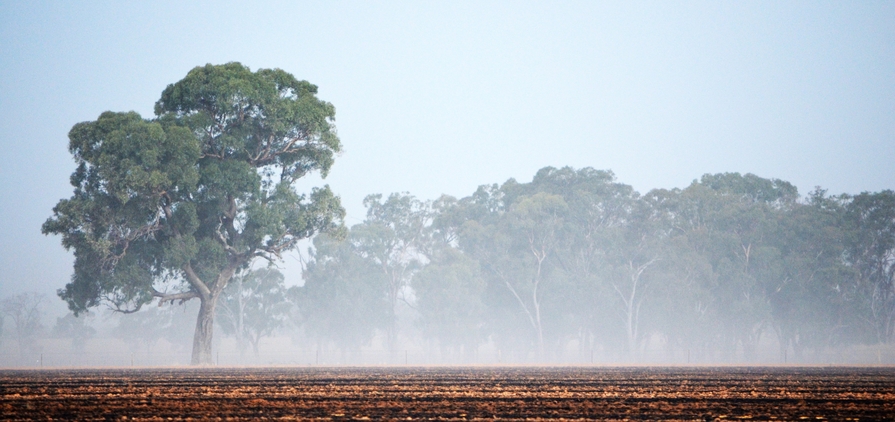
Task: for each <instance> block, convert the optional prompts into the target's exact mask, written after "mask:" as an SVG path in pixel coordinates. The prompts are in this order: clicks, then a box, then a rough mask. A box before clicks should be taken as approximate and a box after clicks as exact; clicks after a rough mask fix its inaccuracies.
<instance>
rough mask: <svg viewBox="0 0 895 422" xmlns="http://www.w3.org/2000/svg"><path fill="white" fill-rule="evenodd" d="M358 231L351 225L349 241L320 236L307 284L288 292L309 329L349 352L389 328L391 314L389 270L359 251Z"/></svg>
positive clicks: (305, 274)
mask: <svg viewBox="0 0 895 422" xmlns="http://www.w3.org/2000/svg"><path fill="white" fill-rule="evenodd" d="M355 227H356V226H355ZM354 235H355V233H354V228H352V230H351V231H350V232H349V234H348V237H349V240H347V241H340V240H338V239H335V238H333V237H332V236H329V235H326V234H321V235H318V236H317V237H315V238H314V249H313V250H311V251H310V255H311V261H310V262H308V265H307V267H306V268H305V271H304V275H303V276H304V280H305V284H304V285H303V286H301V287H292V288H291V289H290V291H289V295H290V298H291V299H292V300H293V301H294V302H295V303H296V304H297V305H298V310H299V315H300V318H301V321H302V323H303V325H304V327H305V330H306V331H307V332H308V333H309V334H311V335H312V336H314V337H316V338H317V340H318V342H320V343H325V342H332V343H334V344H335V345H336V346H337V347H338V348H340V349H341V350H342V351H343V352H348V353H349V354H357V353H358V352H359V351H360V347H361V346H363V345H364V344H367V343H369V342H370V340H371V339H372V338H373V335H374V334H375V332H376V330H378V329H387V325H388V321H390V316H391V314H390V312H389V309H390V308H389V306H390V304H389V298H388V296H387V295H386V287H387V285H388V280H387V278H386V275H385V274H384V273H383V272H382V271H380V270H379V268H378V266H376V265H374V264H373V263H371V262H370V261H368V260H365V259H363V258H362V257H361V256H360V255H359V254H358V253H357V251H356V250H355V248H354V246H353V245H352V242H351V241H350V239H351V237H352V236H354Z"/></svg>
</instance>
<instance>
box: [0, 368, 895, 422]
mask: <svg viewBox="0 0 895 422" xmlns="http://www.w3.org/2000/svg"><path fill="white" fill-rule="evenodd" d="M0 418H2V419H12V420H15V419H50V418H52V419H79V420H90V419H93V420H121V419H125V418H127V419H131V418H134V419H174V420H178V419H181V420H182V419H190V418H192V419H211V418H222V419H256V418H271V419H278V418H282V419H329V420H342V419H364V418H372V419H383V418H386V419H408V418H413V419H442V420H443V419H492V418H498V419H523V418H544V419H557V418H562V419H575V418H589V419H663V420H667V419H686V420H712V419H757V420H770V419H785V420H794V419H795V420H797V419H815V420H816V419H835V420H845V419H848V418H851V419H853V420H855V419H860V420H895V368H891V367H889V368H820V367H815V368H604V367H598V368H578V367H573V368H512V367H509V368H500V367H498V368H267V369H258V368H255V369H221V368H215V369H119V370H40V371H38V370H34V371H24V370H0Z"/></svg>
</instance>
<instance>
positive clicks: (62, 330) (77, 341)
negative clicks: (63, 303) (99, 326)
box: [53, 312, 96, 353]
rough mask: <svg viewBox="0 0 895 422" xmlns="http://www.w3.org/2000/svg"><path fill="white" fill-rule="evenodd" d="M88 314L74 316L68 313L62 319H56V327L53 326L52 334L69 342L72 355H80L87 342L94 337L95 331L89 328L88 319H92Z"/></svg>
mask: <svg viewBox="0 0 895 422" xmlns="http://www.w3.org/2000/svg"><path fill="white" fill-rule="evenodd" d="M92 317H93V315H92V314H90V313H82V314H81V315H79V316H75V314H74V313H71V312H69V313H68V314H67V315H65V316H63V317H59V318H56V325H54V326H53V334H54V335H56V336H58V337H62V338H67V339H70V340H71V351H72V353H81V352H83V351H84V346H86V345H87V340H90V339H91V338H93V336H95V335H96V329H95V328H93V327H92V326H90V324H89V323H88V319H90V318H92Z"/></svg>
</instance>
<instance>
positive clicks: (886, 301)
mask: <svg viewBox="0 0 895 422" xmlns="http://www.w3.org/2000/svg"><path fill="white" fill-rule="evenodd" d="M844 226H845V230H846V262H847V264H848V265H849V266H850V267H851V268H852V270H853V271H854V273H855V275H856V293H857V295H858V297H860V301H859V302H858V303H859V304H860V305H859V306H860V308H861V310H860V311H859V312H860V314H861V315H862V318H863V319H864V320H865V321H867V323H868V324H869V325H870V327H872V330H873V331H874V332H875V334H876V341H877V342H880V343H890V342H892V341H893V340H895V192H893V191H891V190H884V191H881V192H877V193H870V192H864V193H861V194H859V195H855V196H854V197H853V198H851V201H849V203H848V204H847V205H846V209H845V223H844Z"/></svg>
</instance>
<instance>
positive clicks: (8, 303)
mask: <svg viewBox="0 0 895 422" xmlns="http://www.w3.org/2000/svg"><path fill="white" fill-rule="evenodd" d="M43 301H44V295H42V294H40V293H35V292H25V293H19V294H17V295H15V296H10V297H7V298H5V299H3V300H2V301H0V313H2V314H3V315H4V316H5V317H6V318H9V321H10V322H12V327H13V335H14V336H15V339H16V344H17V346H18V349H19V357H20V358H21V359H23V360H24V359H25V358H27V357H28V356H29V355H31V354H34V353H37V352H38V346H37V342H36V340H37V336H38V335H39V334H40V332H41V330H43V321H42V319H43V310H42V309H41V306H42V305H43Z"/></svg>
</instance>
